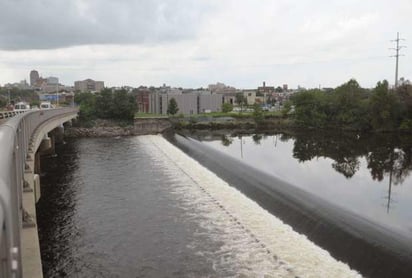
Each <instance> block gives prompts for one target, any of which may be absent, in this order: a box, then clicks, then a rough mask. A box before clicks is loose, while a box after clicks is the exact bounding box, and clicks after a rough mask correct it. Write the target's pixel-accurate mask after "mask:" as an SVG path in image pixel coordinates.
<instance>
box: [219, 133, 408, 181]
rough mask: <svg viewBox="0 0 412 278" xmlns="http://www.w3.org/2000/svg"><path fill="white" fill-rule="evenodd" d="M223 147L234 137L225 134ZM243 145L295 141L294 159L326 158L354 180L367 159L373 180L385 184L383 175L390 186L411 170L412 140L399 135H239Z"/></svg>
mask: <svg viewBox="0 0 412 278" xmlns="http://www.w3.org/2000/svg"><path fill="white" fill-rule="evenodd" d="M220 136H221V142H222V145H223V146H226V147H227V146H229V145H231V144H232V143H233V142H234V139H233V137H234V136H231V135H228V134H222V135H220ZM236 137H237V138H238V139H239V141H241V142H242V144H241V149H240V152H241V156H243V148H242V145H243V144H245V140H242V138H248V137H251V138H252V140H253V142H254V143H255V145H260V144H261V141H262V139H265V140H270V139H269V138H272V140H273V142H274V146H275V147H276V145H277V140H278V138H279V140H280V141H282V142H288V141H289V140H292V141H293V143H294V146H293V157H294V158H296V159H297V160H298V161H299V162H302V163H303V162H305V161H310V160H313V159H315V158H319V157H324V158H330V159H332V160H333V163H332V164H331V166H332V168H333V169H335V170H336V171H337V172H339V173H341V174H342V175H344V176H345V177H346V178H351V177H352V176H353V175H354V174H355V173H356V172H357V171H358V170H359V167H360V158H362V157H365V158H366V160H367V162H368V165H367V167H368V169H369V170H370V173H371V176H372V178H373V179H374V180H378V181H382V180H383V177H384V175H388V176H390V177H391V178H390V179H391V183H393V184H395V185H397V184H402V183H403V182H404V181H405V179H406V178H407V177H408V176H409V174H410V171H411V170H412V138H410V137H409V136H400V135H398V134H390V135H387V134H374V135H371V134H364V135H359V134H354V133H341V134H334V133H305V134H299V133H296V134H293V135H290V134H275V135H262V134H253V135H251V136H250V135H237V136H236Z"/></svg>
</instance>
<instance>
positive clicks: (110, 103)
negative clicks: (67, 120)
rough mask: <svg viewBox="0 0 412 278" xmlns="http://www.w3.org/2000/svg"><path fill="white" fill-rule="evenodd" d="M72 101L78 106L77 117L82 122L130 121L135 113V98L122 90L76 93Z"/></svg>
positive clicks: (106, 89)
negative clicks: (102, 120)
mask: <svg viewBox="0 0 412 278" xmlns="http://www.w3.org/2000/svg"><path fill="white" fill-rule="evenodd" d="M74 101H75V102H76V103H77V104H78V105H79V106H80V113H79V117H80V120H81V121H84V122H88V121H91V120H94V119H97V118H100V119H114V120H120V121H132V120H133V119H134V115H135V113H136V112H137V104H136V99H135V97H134V96H133V95H131V94H128V93H127V91H126V90H124V89H121V90H116V91H112V90H111V89H108V88H105V89H103V90H102V91H101V92H100V93H99V94H92V93H89V92H86V93H78V94H76V95H75V98H74Z"/></svg>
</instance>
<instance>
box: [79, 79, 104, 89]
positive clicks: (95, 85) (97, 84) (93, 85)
mask: <svg viewBox="0 0 412 278" xmlns="http://www.w3.org/2000/svg"><path fill="white" fill-rule="evenodd" d="M103 88H104V82H103V81H94V80H92V79H86V80H83V81H75V82H74V90H76V91H80V92H100V91H101V90H103Z"/></svg>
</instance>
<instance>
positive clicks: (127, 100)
mask: <svg viewBox="0 0 412 278" xmlns="http://www.w3.org/2000/svg"><path fill="white" fill-rule="evenodd" d="M111 106H112V107H111V108H110V110H111V117H112V118H114V119H118V120H127V121H128V120H133V118H134V115H135V113H136V111H137V104H136V100H135V98H134V97H133V96H132V95H129V94H128V93H127V91H126V90H124V89H122V90H119V91H116V92H114V94H113V103H112V105H111Z"/></svg>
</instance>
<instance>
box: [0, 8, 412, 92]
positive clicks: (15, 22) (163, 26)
mask: <svg viewBox="0 0 412 278" xmlns="http://www.w3.org/2000/svg"><path fill="white" fill-rule="evenodd" d="M341 2H342V1H338V0H334V1H329V2H328V3H327V4H325V3H324V1H320V0H317V1H285V0H281V1H259V2H258V3H256V1H179V0H174V1H167V2H166V1H161V0H157V1H139V3H138V4H136V3H135V2H134V1H122V2H121V3H113V2H112V1H105V0H101V1H97V0H95V1H88V2H87V3H86V2H85V1H80V0H79V1H73V2H70V3H64V5H63V4H61V3H63V2H61V3H60V2H57V1H42V2H41V3H38V2H31V1H26V0H22V1H18V2H16V1H10V0H5V1H2V3H1V4H0V23H1V24H0V26H1V27H0V72H1V74H0V84H2V85H3V84H5V83H13V82H17V81H19V80H22V79H26V80H30V79H29V75H28V73H29V71H30V70H32V69H36V70H38V71H39V72H41V73H42V75H43V76H58V77H59V80H60V82H61V83H62V84H67V85H72V84H74V81H76V80H84V79H86V78H92V79H94V80H104V81H105V84H107V86H109V87H110V86H122V85H129V86H135V87H137V86H139V85H147V86H150V85H153V86H161V85H162V84H164V83H166V84H168V85H170V86H172V87H187V88H197V87H206V86H207V85H208V84H213V83H216V82H223V83H225V84H227V85H229V86H234V87H237V88H253V87H257V86H259V85H260V84H262V81H266V84H268V85H272V86H273V85H274V86H282V84H289V87H290V88H296V87H297V86H298V85H300V86H303V87H308V88H313V87H318V86H319V85H321V86H322V87H336V86H338V85H340V84H342V83H344V82H346V81H348V80H349V79H351V78H355V79H356V80H357V81H358V82H359V83H360V85H361V86H362V87H373V86H374V85H375V84H376V82H378V81H379V80H383V79H387V80H388V81H389V82H390V83H391V84H393V83H394V71H395V60H394V58H390V57H389V56H391V55H394V53H393V51H390V50H389V48H393V47H394V44H393V42H391V41H390V40H392V39H395V38H396V33H397V32H400V35H401V37H402V38H405V39H411V38H412V30H410V28H408V26H411V24H412V18H410V16H409V15H410V14H411V13H412V3H411V2H410V1H408V0H398V1H386V0H379V1H371V0H369V1H362V2H359V1H355V0H351V1H345V3H341ZM45 7H47V8H45ZM63 7H64V10H65V16H61V10H62V8H63ZM28 11H30V12H28ZM27 26H32V27H33V28H27ZM402 43H403V45H408V40H407V41H406V42H402ZM401 53H402V54H405V56H402V57H401V58H400V63H399V77H405V78H406V79H411V77H412V68H411V67H410V65H411V64H412V56H411V55H410V54H409V53H408V48H406V49H402V50H401Z"/></svg>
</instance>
